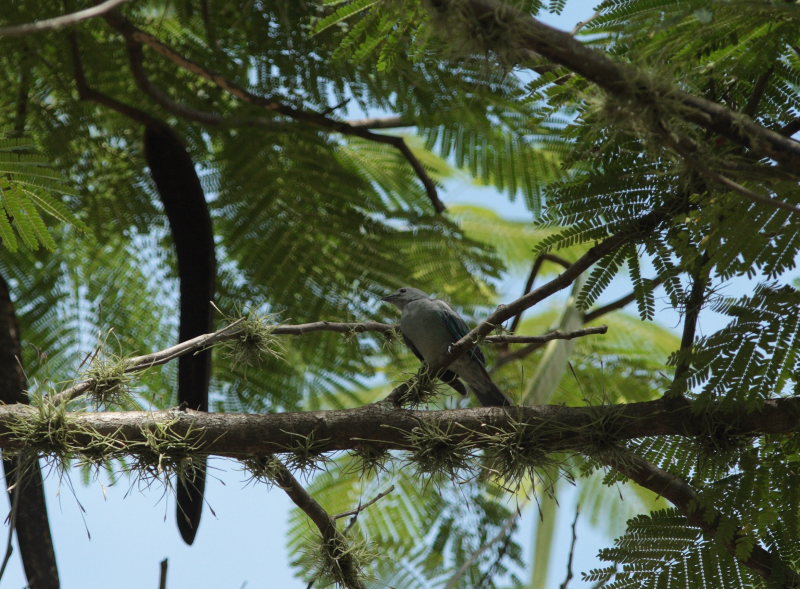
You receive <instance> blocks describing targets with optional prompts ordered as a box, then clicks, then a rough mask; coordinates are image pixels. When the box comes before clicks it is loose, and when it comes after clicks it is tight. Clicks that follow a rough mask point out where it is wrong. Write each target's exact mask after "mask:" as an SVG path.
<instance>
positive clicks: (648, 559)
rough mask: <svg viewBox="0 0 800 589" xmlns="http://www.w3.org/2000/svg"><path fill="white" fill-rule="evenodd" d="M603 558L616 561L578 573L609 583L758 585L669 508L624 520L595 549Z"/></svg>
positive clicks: (620, 588) (618, 586) (623, 586)
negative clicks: (622, 528)
mask: <svg viewBox="0 0 800 589" xmlns="http://www.w3.org/2000/svg"><path fill="white" fill-rule="evenodd" d="M600 557H601V558H602V559H603V560H609V561H613V562H615V563H621V564H622V570H621V571H617V570H616V569H615V568H613V567H609V568H604V569H595V570H593V571H590V572H589V573H587V574H585V575H584V576H583V578H584V580H586V581H591V582H595V581H601V580H603V579H606V578H608V577H609V575H614V576H615V580H614V582H612V583H609V584H607V585H605V586H606V587H610V588H613V589H627V588H633V587H643V586H644V587H664V588H672V587H686V586H689V587H703V588H705V587H731V588H734V587H744V586H747V587H760V586H764V585H762V583H761V582H760V580H759V579H758V578H757V577H755V576H754V575H753V574H752V573H750V572H749V571H748V570H747V568H745V567H742V566H740V565H739V564H738V563H737V561H736V560H735V559H734V558H732V557H731V556H730V555H729V554H726V553H724V552H722V551H721V550H719V549H718V548H715V546H714V545H713V544H711V543H709V542H708V541H706V540H704V539H703V538H702V535H701V533H700V530H699V529H698V528H696V527H693V526H691V525H689V524H687V522H686V518H685V517H684V516H683V515H681V514H680V513H679V512H678V511H677V510H675V509H666V510H661V511H656V512H653V513H651V514H650V515H641V516H638V517H636V518H634V519H632V520H630V521H629V522H628V531H627V533H626V534H625V535H624V536H622V537H621V538H618V539H617V540H616V542H615V546H614V548H608V549H605V550H602V551H601V552H600Z"/></svg>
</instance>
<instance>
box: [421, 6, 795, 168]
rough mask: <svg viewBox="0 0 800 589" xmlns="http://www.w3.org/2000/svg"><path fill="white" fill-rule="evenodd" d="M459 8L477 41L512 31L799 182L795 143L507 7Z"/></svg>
mask: <svg viewBox="0 0 800 589" xmlns="http://www.w3.org/2000/svg"><path fill="white" fill-rule="evenodd" d="M465 4H466V7H467V10H469V11H471V13H472V14H471V17H472V18H471V21H472V22H471V23H470V25H471V26H472V27H474V28H477V29H478V31H480V32H481V33H482V35H481V37H482V38H484V39H498V40H501V39H506V38H507V35H508V34H509V30H513V31H514V33H515V35H516V38H515V39H514V40H513V41H512V43H514V44H516V45H522V46H524V47H525V48H526V49H528V50H530V51H533V52H535V53H538V54H540V55H543V56H545V57H547V58H548V59H551V60H552V61H554V62H556V63H559V64H561V65H563V66H565V67H567V68H569V69H570V70H572V71H574V72H576V73H578V74H580V75H581V76H583V77H584V78H586V79H587V80H589V81H591V82H594V83H595V84H597V85H598V86H600V87H601V88H603V89H604V90H606V91H607V92H609V93H610V94H612V95H614V96H618V97H621V98H625V99H629V100H633V101H635V102H636V103H637V104H640V105H643V106H645V107H646V108H649V105H653V104H664V103H665V101H670V102H674V103H677V104H678V105H680V108H676V109H673V114H674V115H675V116H677V117H680V118H682V119H683V120H685V121H687V122H690V123H693V124H695V125H697V126H699V127H702V128H704V129H707V130H708V131H711V132H713V133H716V134H718V135H721V136H723V137H726V138H727V139H729V140H730V141H732V142H734V143H737V144H739V145H742V146H744V147H747V148H748V149H750V151H751V152H752V153H753V154H754V155H755V156H756V157H758V158H762V157H766V158H771V159H774V160H775V161H777V162H780V163H781V164H782V165H783V166H785V168H786V169H787V170H791V171H792V173H793V174H794V175H795V176H800V142H797V141H794V140H792V139H789V138H787V137H785V136H784V135H781V134H780V133H776V132H775V131H771V130H769V129H767V128H765V127H763V126H761V125H759V124H757V123H755V122H754V121H753V120H752V119H750V118H749V117H747V116H746V115H744V114H742V113H737V112H735V111H732V110H730V109H728V108H725V107H724V106H722V105H720V104H718V103H716V102H712V101H710V100H707V99H705V98H702V97H699V96H695V95H692V94H689V93H688V92H684V91H682V90H680V89H678V88H677V87H676V86H674V85H667V84H663V83H660V82H659V81H657V80H653V79H651V78H648V77H646V76H644V75H643V74H642V72H641V71H639V70H638V69H636V68H635V67H634V66H632V65H627V64H623V63H619V62H616V61H614V60H613V59H611V58H610V57H609V56H608V55H606V54H605V53H603V52H601V51H597V50H595V49H592V48H590V47H587V46H586V45H584V44H583V43H581V42H580V41H578V40H576V39H575V38H574V37H573V36H572V35H571V34H570V33H567V32H564V31H560V30H558V29H556V28H553V27H550V26H548V25H546V24H544V23H542V22H540V21H538V20H536V19H534V18H533V17H531V16H530V15H529V14H526V13H525V12H523V11H521V10H518V9H517V8H515V7H513V6H512V5H510V4H509V3H506V2H502V1H500V0H468V1H467V2H466V3H465ZM431 5H432V6H433V8H434V9H435V10H437V11H438V12H439V13H440V14H442V15H444V16H445V17H447V15H448V14H449V13H450V12H451V11H454V10H455V9H454V8H453V6H452V4H451V2H450V1H448V0H431ZM459 7H461V3H459ZM461 10H463V8H462V9H461ZM509 23H513V24H509ZM474 34H475V31H473V35H474ZM500 42H501V41H498V43H500ZM490 49H491V47H490Z"/></svg>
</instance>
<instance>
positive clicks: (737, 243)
mask: <svg viewBox="0 0 800 589" xmlns="http://www.w3.org/2000/svg"><path fill="white" fill-rule="evenodd" d="M6 4H10V5H9V6H4V13H3V15H2V16H0V19H2V22H0V47H2V49H3V51H2V52H0V63H2V66H1V67H0V76H2V80H3V85H2V90H0V93H1V94H0V95H1V96H2V101H1V102H2V105H3V106H2V108H0V171H2V174H1V175H0V207H2V210H0V241H1V242H2V245H1V246H0V247H2V253H3V255H2V256H0V374H3V379H2V384H0V402H2V403H3V404H4V405H3V406H0V447H2V448H3V457H4V462H3V465H4V469H5V473H6V481H7V484H8V487H9V496H10V501H11V505H12V512H11V517H10V521H11V524H12V526H13V528H14V529H15V531H16V534H17V538H18V542H19V547H20V552H21V558H22V560H23V563H24V566H25V570H26V574H27V576H28V580H29V583H30V586H31V587H34V588H38V587H58V586H59V581H58V572H57V570H56V563H55V556H54V555H55V554H57V553H58V546H57V545H56V546H53V544H52V542H51V540H50V534H49V531H48V529H49V527H48V521H47V515H46V512H45V510H44V492H43V487H42V475H41V473H40V471H39V462H38V461H37V458H44V459H45V460H47V461H49V462H50V463H51V464H55V465H57V466H59V467H63V468H67V467H82V468H84V469H85V471H86V473H87V474H88V475H91V474H95V475H97V474H98V473H107V475H105V474H104V475H102V476H111V477H118V476H120V475H121V473H124V476H130V477H140V478H141V479H143V480H147V481H161V482H163V483H164V484H166V485H168V487H169V488H171V489H175V491H176V493H177V501H178V505H179V510H178V514H177V523H178V527H179V529H180V533H181V535H182V537H183V538H184V539H185V540H186V542H188V543H191V542H192V541H193V540H194V537H195V534H196V533H198V527H199V529H200V530H201V532H200V533H202V523H201V519H202V518H201V514H202V511H203V489H204V485H205V478H206V462H205V461H206V457H207V456H225V457H229V458H231V459H233V460H236V461H239V462H240V463H241V464H242V465H244V467H245V468H246V470H247V471H248V473H249V474H250V475H251V476H252V477H253V479H254V480H256V481H259V482H261V483H263V484H265V485H271V486H273V487H274V489H273V490H272V491H271V492H275V493H285V494H286V495H287V496H288V497H289V498H290V499H291V500H292V501H293V502H294V504H295V505H296V511H295V512H293V514H292V515H291V520H290V533H289V537H288V538H287V542H288V545H289V547H290V551H291V553H292V555H293V558H294V561H293V563H292V564H293V566H294V567H295V569H296V572H297V574H298V576H299V577H300V578H302V579H304V580H305V581H307V582H309V583H313V584H314V585H318V586H323V585H325V584H330V583H337V584H339V585H341V586H347V587H386V586H392V587H443V588H444V587H447V588H453V587H474V586H531V587H534V586H535V587H539V586H541V585H542V583H543V582H544V580H545V579H546V574H545V572H544V571H546V567H547V562H548V558H547V557H548V555H549V547H550V545H551V544H552V541H553V537H552V527H549V528H548V525H549V526H552V518H551V517H550V516H551V515H552V511H553V509H554V501H555V499H556V498H557V496H558V493H559V489H561V488H563V484H564V483H565V482H572V483H575V484H577V485H578V487H579V489H580V491H579V492H580V495H581V497H582V499H581V501H582V505H583V506H584V510H588V511H589V512H591V513H592V514H593V518H595V519H597V520H600V521H604V522H605V523H606V524H608V523H609V522H608V520H609V519H612V518H622V519H625V518H630V519H629V520H628V523H627V526H626V527H625V528H624V529H623V530H619V529H617V530H618V537H617V539H616V540H615V541H614V545H613V546H611V547H608V548H603V547H602V546H598V547H597V548H598V549H601V551H600V557H601V558H602V559H603V560H604V561H607V563H608V566H607V567H605V568H598V569H596V570H592V571H584V572H583V579H584V581H586V582H588V583H592V584H594V585H595V586H598V587H599V586H605V587H613V588H614V589H623V588H628V587H642V586H646V587H651V586H653V587H655V586H658V587H687V586H691V587H706V586H709V587H742V586H748V587H749V586H753V587H798V586H800V542H798V536H799V535H800V497H798V494H800V473H799V472H798V471H797V469H796V468H795V466H794V465H795V464H796V463H797V460H798V456H800V448H798V447H797V445H798V441H797V436H796V433H797V431H798V430H800V420H799V419H798V418H799V416H800V401H798V398H797V397H796V396H795V392H796V387H797V386H798V379H799V378H800V356H799V355H798V337H799V336H800V313H799V312H798V311H799V310H800V291H798V283H797V279H796V272H795V270H796V262H797V259H798V249H799V248H800V223H798V218H800V189H799V188H798V180H799V179H800V142H798V141H797V140H796V139H795V138H794V137H795V135H797V133H798V132H800V4H798V3H797V2H794V1H790V0H756V1H753V0H748V1H744V0H727V1H721V0H719V1H715V2H707V1H706V2H700V1H699V0H698V1H696V0H613V1H612V0H608V1H604V2H601V3H600V4H599V5H597V6H596V7H594V13H593V14H592V13H591V11H589V10H588V9H587V19H586V20H585V21H584V22H581V23H578V24H577V25H576V26H575V28H574V30H571V31H560V30H557V29H555V28H552V27H550V26H548V25H546V24H544V23H543V22H542V21H541V20H540V17H541V15H542V14H546V13H558V12H561V11H562V10H563V9H564V7H565V5H566V0H549V1H544V0H408V1H405V2H401V1H398V0H327V1H325V2H311V1H297V2H237V3H233V2H212V1H211V0H171V1H161V0H106V1H105V2H101V3H97V4H92V3H90V2H78V3H75V2H63V3H62V2H54V1H52V0H47V1H45V2H31V1H28V0H23V1H18V2H13V3H6ZM454 177H462V178H465V177H466V178H469V180H470V181H472V182H475V183H478V184H483V185H490V186H493V187H495V188H496V189H497V191H498V192H497V194H498V195H502V197H503V198H504V199H508V200H511V201H515V202H519V203H522V204H523V205H524V208H525V210H526V211H528V213H529V218H528V219H525V220H509V219H504V218H502V217H501V216H500V215H498V214H497V213H496V212H495V211H494V210H492V208H491V207H492V206H493V205H496V204H497V202H495V203H491V202H487V203H482V206H478V205H469V206H467V205H461V206H455V205H447V204H445V202H444V201H443V199H442V196H441V195H442V192H443V190H444V187H445V186H446V185H447V183H448V182H449V181H450V180H451V179H453V178H454ZM498 198H500V197H498ZM483 205H485V206H483ZM509 272H518V273H524V274H526V275H527V276H528V279H527V283H526V285H525V288H524V289H522V292H521V293H520V294H521V296H520V297H519V298H516V299H501V298H500V297H499V296H498V285H499V283H500V279H501V278H502V277H503V276H507V275H508V273H509ZM731 283H734V284H747V292H736V289H727V290H726V285H729V284H731ZM612 284H613V286H612ZM402 286H414V287H417V288H420V289H423V290H425V291H426V292H433V293H436V294H437V296H438V297H439V298H443V299H446V300H448V301H449V302H450V303H451V304H452V305H453V306H454V307H455V308H458V309H459V310H460V311H461V312H462V314H463V315H464V316H465V317H467V318H469V319H470V320H471V322H472V325H475V328H474V329H472V331H470V332H469V333H468V334H467V335H466V336H464V337H463V338H462V339H460V340H459V341H458V342H457V343H454V344H453V345H452V346H451V347H450V349H449V350H448V351H447V353H446V354H445V355H444V356H443V357H442V358H440V359H439V361H438V362H434V363H433V365H431V366H423V367H420V365H419V362H418V360H417V359H416V358H415V357H414V356H413V355H412V354H411V353H410V352H409V351H408V350H407V349H406V348H405V347H404V346H403V345H402V341H401V338H398V337H397V332H396V330H395V329H394V328H393V323H394V322H395V321H396V319H397V316H396V314H395V313H394V312H393V310H392V309H390V308H389V306H387V305H384V304H382V303H381V301H380V299H381V297H383V296H385V295H386V294H388V293H389V292H392V291H394V290H395V289H397V288H398V287H402ZM609 289H611V292H620V293H622V294H623V296H621V297H611V298H609V295H608V293H609ZM559 293H561V294H563V295H565V296H563V297H561V298H558V296H556V295H559ZM545 301H548V302H549V303H550V304H549V305H548V304H546V303H545ZM552 301H556V302H555V303H553V302H552ZM629 304H635V308H636V313H635V314H631V313H628V312H626V311H625V310H624V309H625V308H626V307H627V306H628V305H629ZM498 305H499V306H498ZM536 305H538V306H537V307H536V308H535V309H532V308H533V307H534V306H536ZM664 307H666V308H669V309H671V310H673V311H675V312H677V313H679V314H680V317H681V326H680V335H679V336H673V335H672V334H671V333H670V332H669V331H668V330H666V329H663V328H661V327H659V326H658V325H656V324H654V323H653V319H654V317H656V315H657V314H658V313H659V312H660V310H661V308H664ZM709 313H715V314H716V316H718V317H722V318H723V319H722V320H721V321H719V328H718V329H717V328H715V329H713V330H709V331H705V330H701V329H699V327H698V326H699V325H700V321H701V320H702V318H703V317H704V316H706V315H708V314H709ZM478 344H481V345H482V347H483V349H484V351H485V352H486V353H487V356H488V358H489V362H488V367H489V369H490V371H491V374H492V378H493V379H494V380H495V382H496V383H497V384H498V385H499V386H500V388H501V389H503V390H504V391H505V392H506V393H508V395H509V396H510V397H511V398H512V399H513V400H514V401H515V403H517V404H518V405H519V406H515V407H484V408H481V407H471V405H473V404H474V400H470V401H463V400H460V399H457V398H455V397H453V396H450V395H448V393H447V390H446V387H444V386H443V385H442V383H441V382H438V381H436V379H434V378H431V375H436V374H439V371H440V370H441V369H443V368H445V367H447V366H448V365H450V363H451V362H452V361H453V360H454V359H456V358H458V357H459V355H461V354H465V353H469V350H470V348H472V347H474V346H475V345H478ZM619 484H626V485H631V486H632V487H633V488H635V489H637V493H639V494H640V497H641V501H639V502H638V503H637V504H636V505H624V506H620V505H616V503H618V500H617V499H616V492H615V491H614V488H615V486H616V485H619ZM612 504H613V505H614V506H613V507H611V505H612ZM537 505H538V508H539V509H540V511H541V513H542V515H543V518H544V520H545V521H547V522H548V523H547V524H545V523H543V524H542V525H540V526H539V531H538V532H537V534H538V535H537V539H536V556H535V559H534V560H535V562H534V573H533V577H532V578H531V579H529V580H524V579H521V578H519V577H520V575H519V571H520V570H521V569H520V567H521V566H523V565H524V564H525V557H524V555H523V554H522V552H521V549H520V546H519V543H518V540H519V536H518V535H517V534H516V528H517V526H518V523H519V514H520V513H521V512H522V511H524V510H525V509H535V508H536V507H537ZM532 506H533V507H532ZM609 513H612V514H613V515H612V518H609V517H608V514H609ZM308 522H311V523H312V524H313V527H314V529H315V530H316V531H315V534H312V535H309V534H308V533H307V531H308V529H309V528H308ZM611 527H612V528H613V526H611ZM9 546H10V544H9ZM573 548H574V547H573ZM1 574H2V573H0V576H1ZM571 575H572V570H571V569H570V570H569V571H568V577H567V581H565V583H564V586H566V584H567V582H568V581H569V580H570V577H571Z"/></svg>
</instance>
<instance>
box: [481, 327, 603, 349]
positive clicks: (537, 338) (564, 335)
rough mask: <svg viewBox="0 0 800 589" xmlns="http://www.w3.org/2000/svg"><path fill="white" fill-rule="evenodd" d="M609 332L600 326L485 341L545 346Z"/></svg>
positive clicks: (494, 338) (500, 337)
mask: <svg viewBox="0 0 800 589" xmlns="http://www.w3.org/2000/svg"><path fill="white" fill-rule="evenodd" d="M606 332H608V326H607V325H598V326H597V327H586V328H584V329H576V330H575V331H561V330H560V329H555V330H553V331H548V332H547V333H546V334H544V335H492V336H489V337H487V338H486V339H485V340H484V341H486V342H489V343H492V344H500V343H503V344H540V345H541V344H545V343H547V342H549V341H552V340H554V339H576V338H579V337H585V336H587V335H599V334H604V333H606Z"/></svg>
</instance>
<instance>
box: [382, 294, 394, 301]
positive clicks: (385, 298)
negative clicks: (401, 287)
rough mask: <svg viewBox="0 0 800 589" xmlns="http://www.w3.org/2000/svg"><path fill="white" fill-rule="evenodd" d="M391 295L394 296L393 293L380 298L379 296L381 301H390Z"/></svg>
mask: <svg viewBox="0 0 800 589" xmlns="http://www.w3.org/2000/svg"><path fill="white" fill-rule="evenodd" d="M393 296H394V295H387V296H385V297H382V298H381V300H382V301H391V300H392V297H393Z"/></svg>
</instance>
